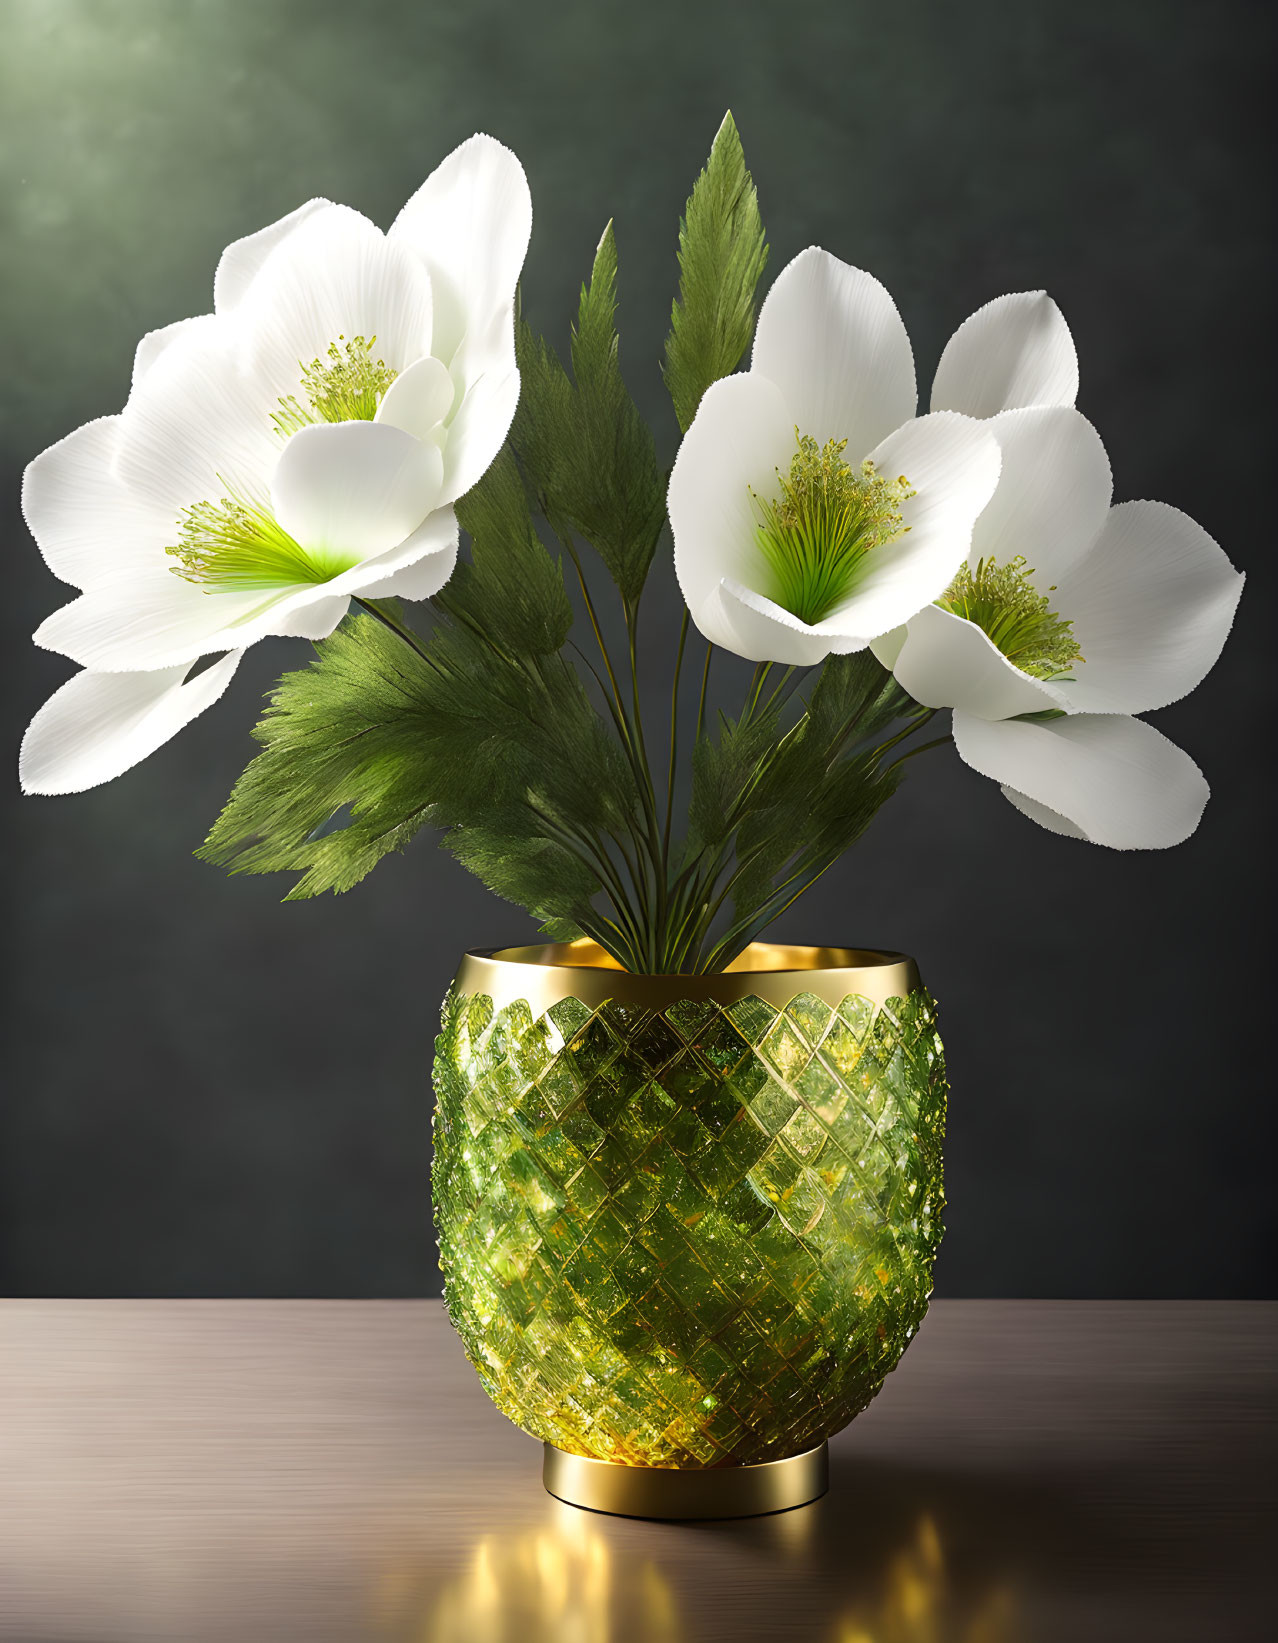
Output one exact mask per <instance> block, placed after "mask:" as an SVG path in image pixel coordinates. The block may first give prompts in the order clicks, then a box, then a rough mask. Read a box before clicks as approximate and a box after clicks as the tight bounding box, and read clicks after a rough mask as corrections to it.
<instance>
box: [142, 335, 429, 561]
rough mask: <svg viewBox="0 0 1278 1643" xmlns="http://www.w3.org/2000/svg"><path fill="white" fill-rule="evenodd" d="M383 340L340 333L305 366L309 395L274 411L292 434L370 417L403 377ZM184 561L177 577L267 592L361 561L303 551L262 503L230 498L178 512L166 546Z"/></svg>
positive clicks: (281, 427)
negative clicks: (378, 348)
mask: <svg viewBox="0 0 1278 1643" xmlns="http://www.w3.org/2000/svg"><path fill="white" fill-rule="evenodd" d="M376 341H377V338H376V337H351V338H349V339H347V338H346V337H345V336H340V337H338V339H337V341H336V342H334V343H331V344H330V345H329V349H328V352H327V354H326V355H325V357H324V358H323V359H313V360H312V361H311V363H310V364H309V365H303V366H302V396H303V399H304V400H305V404H303V402H302V399H299V398H298V396H297V395H296V394H289V395H287V397H284V398H281V400H280V402H279V403H280V408H279V410H278V411H276V412H275V413H273V414H272V416H271V421H272V423H273V424H274V426H275V431H276V433H278V434H281V435H283V437H284V438H285V439H288V438H289V437H290V436H291V435H293V434H295V433H297V431H298V430H299V429H300V428H309V427H311V426H312V425H313V424H315V423H317V422H371V421H372V420H373V418H374V417H375V416H376V415H377V407H378V405H379V404H380V403H381V400H382V395H383V394H384V393H385V392H386V390H387V389H388V388H389V387H390V385H391V383H392V382H394V380H395V378H396V377H397V376H398V375H399V373H398V372H397V371H392V370H391V368H390V366H389V365H387V363H386V361H385V360H384V359H374V358H373V345H374V343H375V342H376ZM164 551H165V552H166V553H167V554H169V555H170V556H171V557H172V558H174V559H176V560H177V561H178V563H177V564H176V565H174V566H173V567H172V570H173V574H174V575H175V576H180V577H182V578H183V580H184V581H187V582H195V583H198V584H200V585H202V586H203V587H204V589H205V591H206V592H209V593H212V592H214V591H215V590H227V589H233V590H235V591H236V592H240V593H247V592H251V591H261V592H268V591H271V590H273V589H282V588H288V587H296V586H297V584H298V583H299V582H327V581H329V579H330V578H331V577H334V576H338V575H340V574H341V572H342V571H344V570H350V568H351V567H352V566H353V565H356V564H358V563H359V560H358V558H356V557H355V556H353V555H351V554H343V553H339V552H336V551H325V550H323V549H314V548H304V547H302V545H301V544H300V543H299V542H295V541H294V540H293V538H292V537H291V536H290V535H289V534H288V532H287V531H286V530H284V529H283V527H282V526H280V525H278V524H277V523H276V521H275V519H274V518H273V517H272V515H271V513H270V510H269V509H268V508H266V507H264V506H262V504H261V503H258V502H252V501H248V500H246V499H245V498H244V497H241V496H236V495H231V496H224V497H223V498H222V500H221V501H220V502H196V503H195V504H193V506H191V507H189V508H183V510H182V512H181V513H180V514H179V516H178V540H177V542H176V544H175V545H174V546H173V547H171V548H166V549H165V550H164Z"/></svg>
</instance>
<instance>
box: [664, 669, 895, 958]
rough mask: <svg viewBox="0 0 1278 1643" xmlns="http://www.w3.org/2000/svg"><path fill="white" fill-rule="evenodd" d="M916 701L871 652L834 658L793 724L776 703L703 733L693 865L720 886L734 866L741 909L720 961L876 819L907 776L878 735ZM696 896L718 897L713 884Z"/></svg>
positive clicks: (691, 840)
mask: <svg viewBox="0 0 1278 1643" xmlns="http://www.w3.org/2000/svg"><path fill="white" fill-rule="evenodd" d="M916 708H917V704H916V703H915V702H914V701H913V700H912V699H911V698H910V697H909V696H907V695H906V694H905V693H904V692H903V691H902V690H901V689H900V687H899V686H898V685H897V684H896V682H895V680H894V679H893V678H892V676H891V674H890V673H889V672H888V671H887V669H886V668H884V667H882V666H881V665H880V663H879V662H878V661H877V660H876V659H875V658H874V656H873V655H872V654H871V653H870V652H869V651H862V652H859V653H857V654H855V655H851V656H834V657H830V658H829V659H828V660H827V661H826V663H825V664H824V666H823V668H822V669H821V672H820V674H819V675H818V677H817V680H816V683H815V686H814V688H813V690H812V693H811V696H810V699H809V701H808V702H807V704H806V706H804V707H803V710H802V712H801V715H800V717H799V718H798V720H797V722H796V723H793V724H791V725H790V727H789V728H788V729H786V728H784V723H783V719H782V716H781V715H780V714H779V713H778V712H777V711H775V710H773V711H770V712H768V713H765V714H763V715H760V716H758V717H755V718H752V719H748V720H746V721H745V722H744V723H739V724H734V723H733V722H732V721H731V720H727V719H724V720H722V721H721V723H720V729H719V735H718V737H717V739H715V740H711V738H709V737H704V738H702V741H701V743H700V744H699V745H698V747H697V748H696V750H695V752H694V755H693V786H692V804H691V812H690V825H689V831H688V841H687V846H686V850H685V856H684V862H685V868H687V869H691V870H694V871H696V872H698V873H700V874H703V875H708V877H709V879H710V881H711V884H713V882H714V881H715V880H717V879H718V877H719V875H720V874H721V873H723V872H727V873H728V874H729V878H728V883H729V884H730V886H731V900H732V908H733V911H732V919H731V923H730V925H729V928H728V930H727V931H726V932H725V933H724V934H723V935H722V936H721V937H720V938H719V940H718V942H717V944H716V945H715V946H714V947H713V948H712V949H711V954H710V958H709V963H710V965H711V967H713V968H722V966H723V965H725V964H727V963H729V962H730V961H731V959H732V958H733V957H735V956H736V954H737V953H738V952H740V951H741V949H742V948H743V947H744V946H746V945H747V944H748V943H749V942H750V941H753V940H754V938H755V937H756V936H757V935H758V934H759V933H760V931H762V930H763V929H765V928H766V926H767V925H768V924H770V923H771V921H772V920H773V919H774V918H775V917H776V916H777V914H778V913H779V912H780V911H781V910H782V908H783V907H784V906H785V905H786V904H787V903H788V901H789V900H790V899H792V898H793V897H795V896H796V895H797V894H801V893H802V890H803V889H804V888H806V887H807V886H808V885H810V884H811V883H813V882H814V881H815V880H816V879H817V878H818V877H820V875H821V873H823V872H824V871H825V870H826V868H827V867H829V866H830V865H831V864H832V863H833V862H834V861H835V860H837V858H838V857H839V856H840V855H841V854H842V853H843V851H844V850H846V849H847V848H848V847H849V846H850V845H851V844H853V843H854V842H855V841H856V840H857V839H858V838H859V837H860V836H861V834H862V833H863V832H864V831H865V829H866V828H867V827H868V826H869V824H870V822H871V820H872V819H873V818H874V816H875V814H876V813H877V811H878V810H879V807H880V806H881V805H882V804H884V803H885V802H886V800H887V799H888V798H890V797H891V795H892V794H893V793H894V792H895V790H896V787H897V785H898V783H899V781H900V776H901V772H900V771H899V770H889V769H886V768H884V767H882V766H881V762H880V761H881V755H880V754H879V752H878V749H877V747H876V746H875V745H873V744H874V742H875V741H876V739H877V738H878V737H879V736H880V734H881V733H882V731H883V730H884V729H885V728H886V727H887V726H888V725H889V724H890V723H891V722H892V721H893V720H895V719H898V718H900V717H901V716H902V715H904V714H906V713H909V712H911V711H914V710H916ZM867 743H869V744H871V745H869V746H867V745H866V744H867ZM729 846H730V847H731V851H732V860H731V861H727V860H725V858H726V855H727V851H728V848H729ZM696 900H697V901H698V902H699V903H700V904H701V905H702V906H704V907H705V908H707V909H710V908H712V907H713V906H714V905H715V900H716V897H715V895H714V894H713V893H712V889H711V887H710V886H706V885H704V881H703V888H702V890H701V892H700V893H699V895H698V896H697V898H696ZM700 939H701V942H702V944H704V941H705V939H706V938H705V934H704V929H703V932H702V934H701V937H700Z"/></svg>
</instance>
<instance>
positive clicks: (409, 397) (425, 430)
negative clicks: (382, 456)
mask: <svg viewBox="0 0 1278 1643" xmlns="http://www.w3.org/2000/svg"><path fill="white" fill-rule="evenodd" d="M455 395H456V388H455V387H454V384H453V379H452V377H451V376H449V374H448V367H447V366H446V365H445V364H444V362H443V360H439V359H435V358H434V357H433V356H432V355H430V354H427V355H426V357H425V358H424V359H419V360H416V361H414V363H413V364H412V365H410V366H409V367H408V369H407V370H406V371H404V372H402V373H401V374H400V375H399V376H397V377H396V378H395V380H394V382H392V383H391V385H390V387H389V388H388V389H387V390H386V392H385V394H384V395H383V396H382V402H381V404H380V405H379V406H378V407H377V415H376V417H375V418H374V421H376V422H386V423H389V424H390V426H391V427H392V428H402V429H403V430H404V432H405V433H406V434H412V436H413V438H414V439H429V438H430V436H431V434H432V433H433V432H434V431H435V429H436V427H437V426H438V424H439V423H441V422H442V421H443V420H444V418H445V417H446V416H447V415H448V413H449V412H450V411H451V410H452V408H453V399H454V397H455Z"/></svg>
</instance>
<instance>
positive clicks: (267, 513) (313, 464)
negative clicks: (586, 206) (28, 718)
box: [20, 136, 532, 793]
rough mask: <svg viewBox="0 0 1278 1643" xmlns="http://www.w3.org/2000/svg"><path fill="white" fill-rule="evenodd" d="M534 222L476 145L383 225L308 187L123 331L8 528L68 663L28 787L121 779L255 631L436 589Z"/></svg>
mask: <svg viewBox="0 0 1278 1643" xmlns="http://www.w3.org/2000/svg"><path fill="white" fill-rule="evenodd" d="M531 221H532V210H531V203H530V200H529V195H528V184H527V180H526V178H525V176H524V173H523V169H522V168H521V166H520V164H519V162H518V160H517V159H516V158H515V156H514V155H513V154H511V153H510V152H509V150H507V149H505V148H503V147H502V146H501V144H500V143H497V142H495V141H494V140H493V139H492V138H489V137H482V136H477V137H473V138H471V139H470V140H469V141H468V142H466V143H463V144H462V145H461V146H460V147H459V148H458V149H456V150H455V151H454V152H453V153H452V154H451V155H449V156H448V158H447V159H446V160H445V161H444V162H443V163H442V164H441V165H440V166H439V167H438V168H437V169H436V171H435V172H434V173H433V174H432V175H431V176H430V177H428V178H427V180H426V182H425V183H423V185H422V187H421V188H420V189H418V191H417V193H416V194H415V195H414V196H413V197H412V199H411V200H409V202H408V204H407V205H406V206H405V207H404V209H403V210H402V211H401V212H400V214H399V216H398V218H397V219H396V221H395V223H394V225H393V226H392V228H391V229H390V231H389V233H383V232H382V231H381V230H380V229H379V228H377V227H376V226H375V225H374V224H373V223H371V222H369V221H368V219H367V218H366V217H363V216H361V215H360V214H359V213H358V212H356V211H352V210H350V209H348V208H347V207H345V206H341V205H333V204H331V203H330V202H329V201H327V200H311V201H310V202H309V203H308V204H306V205H304V206H302V207H301V208H300V209H299V210H297V211H294V212H293V213H292V214H291V215H290V216H287V217H284V218H282V219H281V220H280V221H279V222H277V223H273V224H272V225H271V226H270V227H269V228H265V229H263V230H262V231H261V232H260V233H257V234H253V235H251V236H249V238H247V239H243V240H239V241H237V242H236V243H235V244H233V245H230V246H228V247H227V249H226V251H225V252H224V253H223V255H222V258H221V261H220V263H219V264H218V269H217V274H216V278H215V281H214V312H213V313H212V314H206V315H202V316H200V317H199V318H196V319H190V320H182V321H179V322H178V323H177V324H176V325H170V326H168V327H167V328H165V329H164V330H161V331H154V332H152V333H150V335H148V336H146V337H144V338H143V339H142V341H141V343H140V344H139V345H138V350H137V356H136V359H135V362H134V371H133V386H132V390H131V392H130V395H129V400H128V403H127V404H126V406H125V407H124V410H123V411H122V412H121V413H120V414H119V415H118V416H112V417H103V418H101V419H100V420H98V421H96V422H91V423H89V424H87V425H86V426H85V427H83V428H80V429H78V430H77V431H76V432H75V433H73V434H70V435H69V436H68V437H67V438H66V439H64V440H62V441H61V442H60V443H59V444H57V445H54V446H53V447H52V448H51V449H49V450H47V451H45V452H44V453H43V454H42V455H41V456H38V457H37V458H36V459H35V461H34V462H32V463H31V465H30V466H29V467H28V469H27V472H26V476H25V480H24V484H23V510H24V512H25V514H26V518H27V522H28V524H29V525H30V527H31V530H32V533H33V534H34V536H35V538H36V541H37V543H38V544H39V546H40V550H41V552H42V553H43V554H44V557H45V560H46V561H47V563H48V565H49V567H50V569H51V570H52V571H53V572H54V574H55V575H56V576H58V577H60V578H61V579H62V580H63V581H65V582H69V583H71V585H72V586H74V587H77V588H79V589H81V590H82V591H81V595H80V597H79V598H78V599H75V600H73V601H72V602H71V603H70V604H69V605H66V606H64V607H63V608H62V609H61V610H59V611H57V612H55V613H54V615H53V616H51V617H50V618H49V619H48V620H47V621H46V622H44V623H43V624H42V625H41V627H40V628H39V629H38V630H37V632H36V635H35V639H36V643H37V644H40V645H43V646H44V647H45V648H47V649H50V650H54V651H58V652H60V653H61V654H63V655H65V656H69V657H71V658H72V660H74V661H76V662H79V663H80V664H81V665H82V666H83V667H85V668H86V669H87V670H88V672H86V673H84V674H80V675H78V676H77V677H76V678H74V679H72V680H71V681H70V683H69V684H67V685H65V686H63V688H62V689H61V690H60V691H59V692H58V693H57V694H56V695H55V696H54V697H53V698H52V699H51V700H50V701H49V702H48V703H46V705H45V706H44V707H43V708H42V709H41V711H40V712H39V713H38V714H37V715H36V718H35V720H34V721H33V723H32V725H31V727H30V729H29V731H28V732H27V736H26V739H25V741H24V743H23V750H22V757H21V763H20V773H21V778H22V783H23V786H24V788H25V789H26V790H27V791H29V792H40V793H59V792H73V791H77V790H78V789H80V788H83V787H88V786H92V785H94V784H95V783H98V782H102V781H107V780H110V779H111V777H113V776H116V775H118V774H120V772H121V771H123V770H126V769H128V768H129V766H130V765H132V764H135V763H136V762H137V761H138V760H139V759H141V758H144V757H145V756H146V755H147V754H148V753H150V752H153V751H154V750H155V748H157V747H159V746H160V745H161V744H162V743H163V742H165V741H167V740H168V739H169V737H170V736H172V735H174V734H175V733H176V731H178V730H179V729H180V728H181V727H182V726H183V725H184V724H186V723H187V722H189V720H191V719H192V718H194V717H195V716H196V714H198V713H200V712H202V711H203V710H204V708H206V707H208V706H209V705H210V704H211V702H213V701H214V700H216V698H217V697H218V696H219V695H220V694H221V692H222V690H223V689H224V688H225V686H226V684H227V682H228V680H229V678H230V676H231V674H232V673H233V672H234V669H235V666H236V664H237V662H238V660H239V656H240V654H242V652H243V650H244V648H245V647H246V646H248V645H250V644H252V643H254V642H255V641H256V640H258V639H261V638H264V637H266V636H267V635H300V636H303V637H306V638H310V639H318V638H322V637H324V636H325V635H327V634H329V633H331V632H332V630H333V629H334V628H335V627H336V626H337V624H338V622H340V621H341V619H342V617H343V615H344V614H345V612H346V610H347V608H348V605H349V601H350V599H351V597H352V596H353V595H359V596H360V597H363V598H383V597H389V596H392V595H394V596H398V597H403V598H407V599H422V598H427V597H429V596H430V595H431V594H433V593H436V592H437V591H438V590H439V588H441V587H442V586H443V584H444V583H445V582H446V581H447V579H448V577H449V576H450V575H451V573H452V568H453V565H454V564H455V562H456V554H457V521H456V517H455V515H454V513H453V508H452V504H453V503H454V502H455V501H456V500H457V499H458V498H459V497H461V496H462V495H464V494H465V492H466V491H468V490H469V489H470V488H471V486H472V485H474V484H475V482H476V481H477V480H478V479H479V478H480V477H481V476H482V474H483V473H484V471H485V469H486V468H487V467H488V466H489V464H490V463H491V462H492V460H493V458H494V457H495V456H496V455H497V452H498V451H499V449H500V448H501V445H502V442H503V440H504V439H505V437H506V433H507V430H508V429H509V426H510V421H511V418H512V417H513V415H514V411H515V405H516V402H517V400H518V396H519V377H518V373H517V371H516V368H515V353H514V298H515V285H516V281H517V280H518V277H519V271H520V268H521V267H522V264H523V259H524V255H525V252H526V250H527V247H528V238H529V232H530V229H531ZM223 651H225V652H228V653H229V654H228V655H227V656H226V657H225V658H224V660H223V661H221V662H219V663H217V664H216V665H215V666H214V667H211V668H209V669H207V670H206V671H204V672H202V673H199V674H197V675H196V676H195V677H194V678H188V674H189V673H190V670H191V668H192V667H193V665H194V663H195V662H196V661H197V660H198V658H199V657H201V656H204V655H208V654H211V653H215V652H223Z"/></svg>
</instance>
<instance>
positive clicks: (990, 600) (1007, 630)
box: [936, 554, 1084, 679]
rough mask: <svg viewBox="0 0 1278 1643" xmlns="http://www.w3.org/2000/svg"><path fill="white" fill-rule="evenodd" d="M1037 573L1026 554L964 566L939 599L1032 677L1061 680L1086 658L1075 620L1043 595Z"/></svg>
mask: <svg viewBox="0 0 1278 1643" xmlns="http://www.w3.org/2000/svg"><path fill="white" fill-rule="evenodd" d="M1033 575H1034V572H1033V570H1031V569H1030V568H1029V567H1028V566H1027V565H1026V562H1025V558H1024V556H1023V555H1021V554H1017V556H1016V558H1015V559H1009V560H1008V561H1007V563H1006V564H1004V565H1000V564H998V563H997V561H996V560H994V559H982V560H980V561H978V563H977V566H976V569H975V570H973V569H972V568H971V566H970V565H964V566H963V568H962V570H961V571H959V573H958V575H957V576H956V577H955V578H954V580H953V582H951V583H950V586H949V589H948V590H947V592H946V594H945V596H944V598H941V599H938V600H937V601H936V602H937V604H938V605H939V606H940V607H941V609H942V610H948V611H953V613H954V615H955V616H962V617H963V618H964V619H965V620H966V621H969V622H974V623H975V624H976V626H977V627H978V628H980V630H981V631H982V633H984V634H985V635H986V636H987V637H988V638H989V639H990V640H991V641H992V642H993V643H994V644H995V645H996V646H997V647H998V649H999V650H1001V651H1002V653H1003V655H1004V656H1006V657H1007V659H1008V661H1009V662H1011V663H1012V665H1013V666H1014V667H1018V668H1020V670H1021V672H1022V673H1028V674H1029V675H1030V677H1031V678H1033V679H1059V678H1061V677H1062V676H1064V675H1066V674H1068V672H1069V669H1070V668H1071V667H1072V666H1073V665H1074V663H1075V662H1081V661H1083V660H1084V657H1083V655H1082V652H1081V651H1080V650H1079V648H1078V640H1077V639H1076V638H1075V636H1074V624H1073V623H1072V622H1069V621H1066V620H1065V618H1064V617H1061V616H1058V615H1057V614H1056V612H1055V611H1054V610H1053V609H1052V604H1051V600H1050V599H1049V598H1048V597H1047V594H1048V593H1055V592H1056V586H1055V584H1054V583H1053V585H1052V586H1051V587H1050V588H1048V590H1047V593H1039V592H1038V591H1037V589H1036V588H1035V586H1034V583H1033V581H1032V580H1031V578H1032V577H1033Z"/></svg>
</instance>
